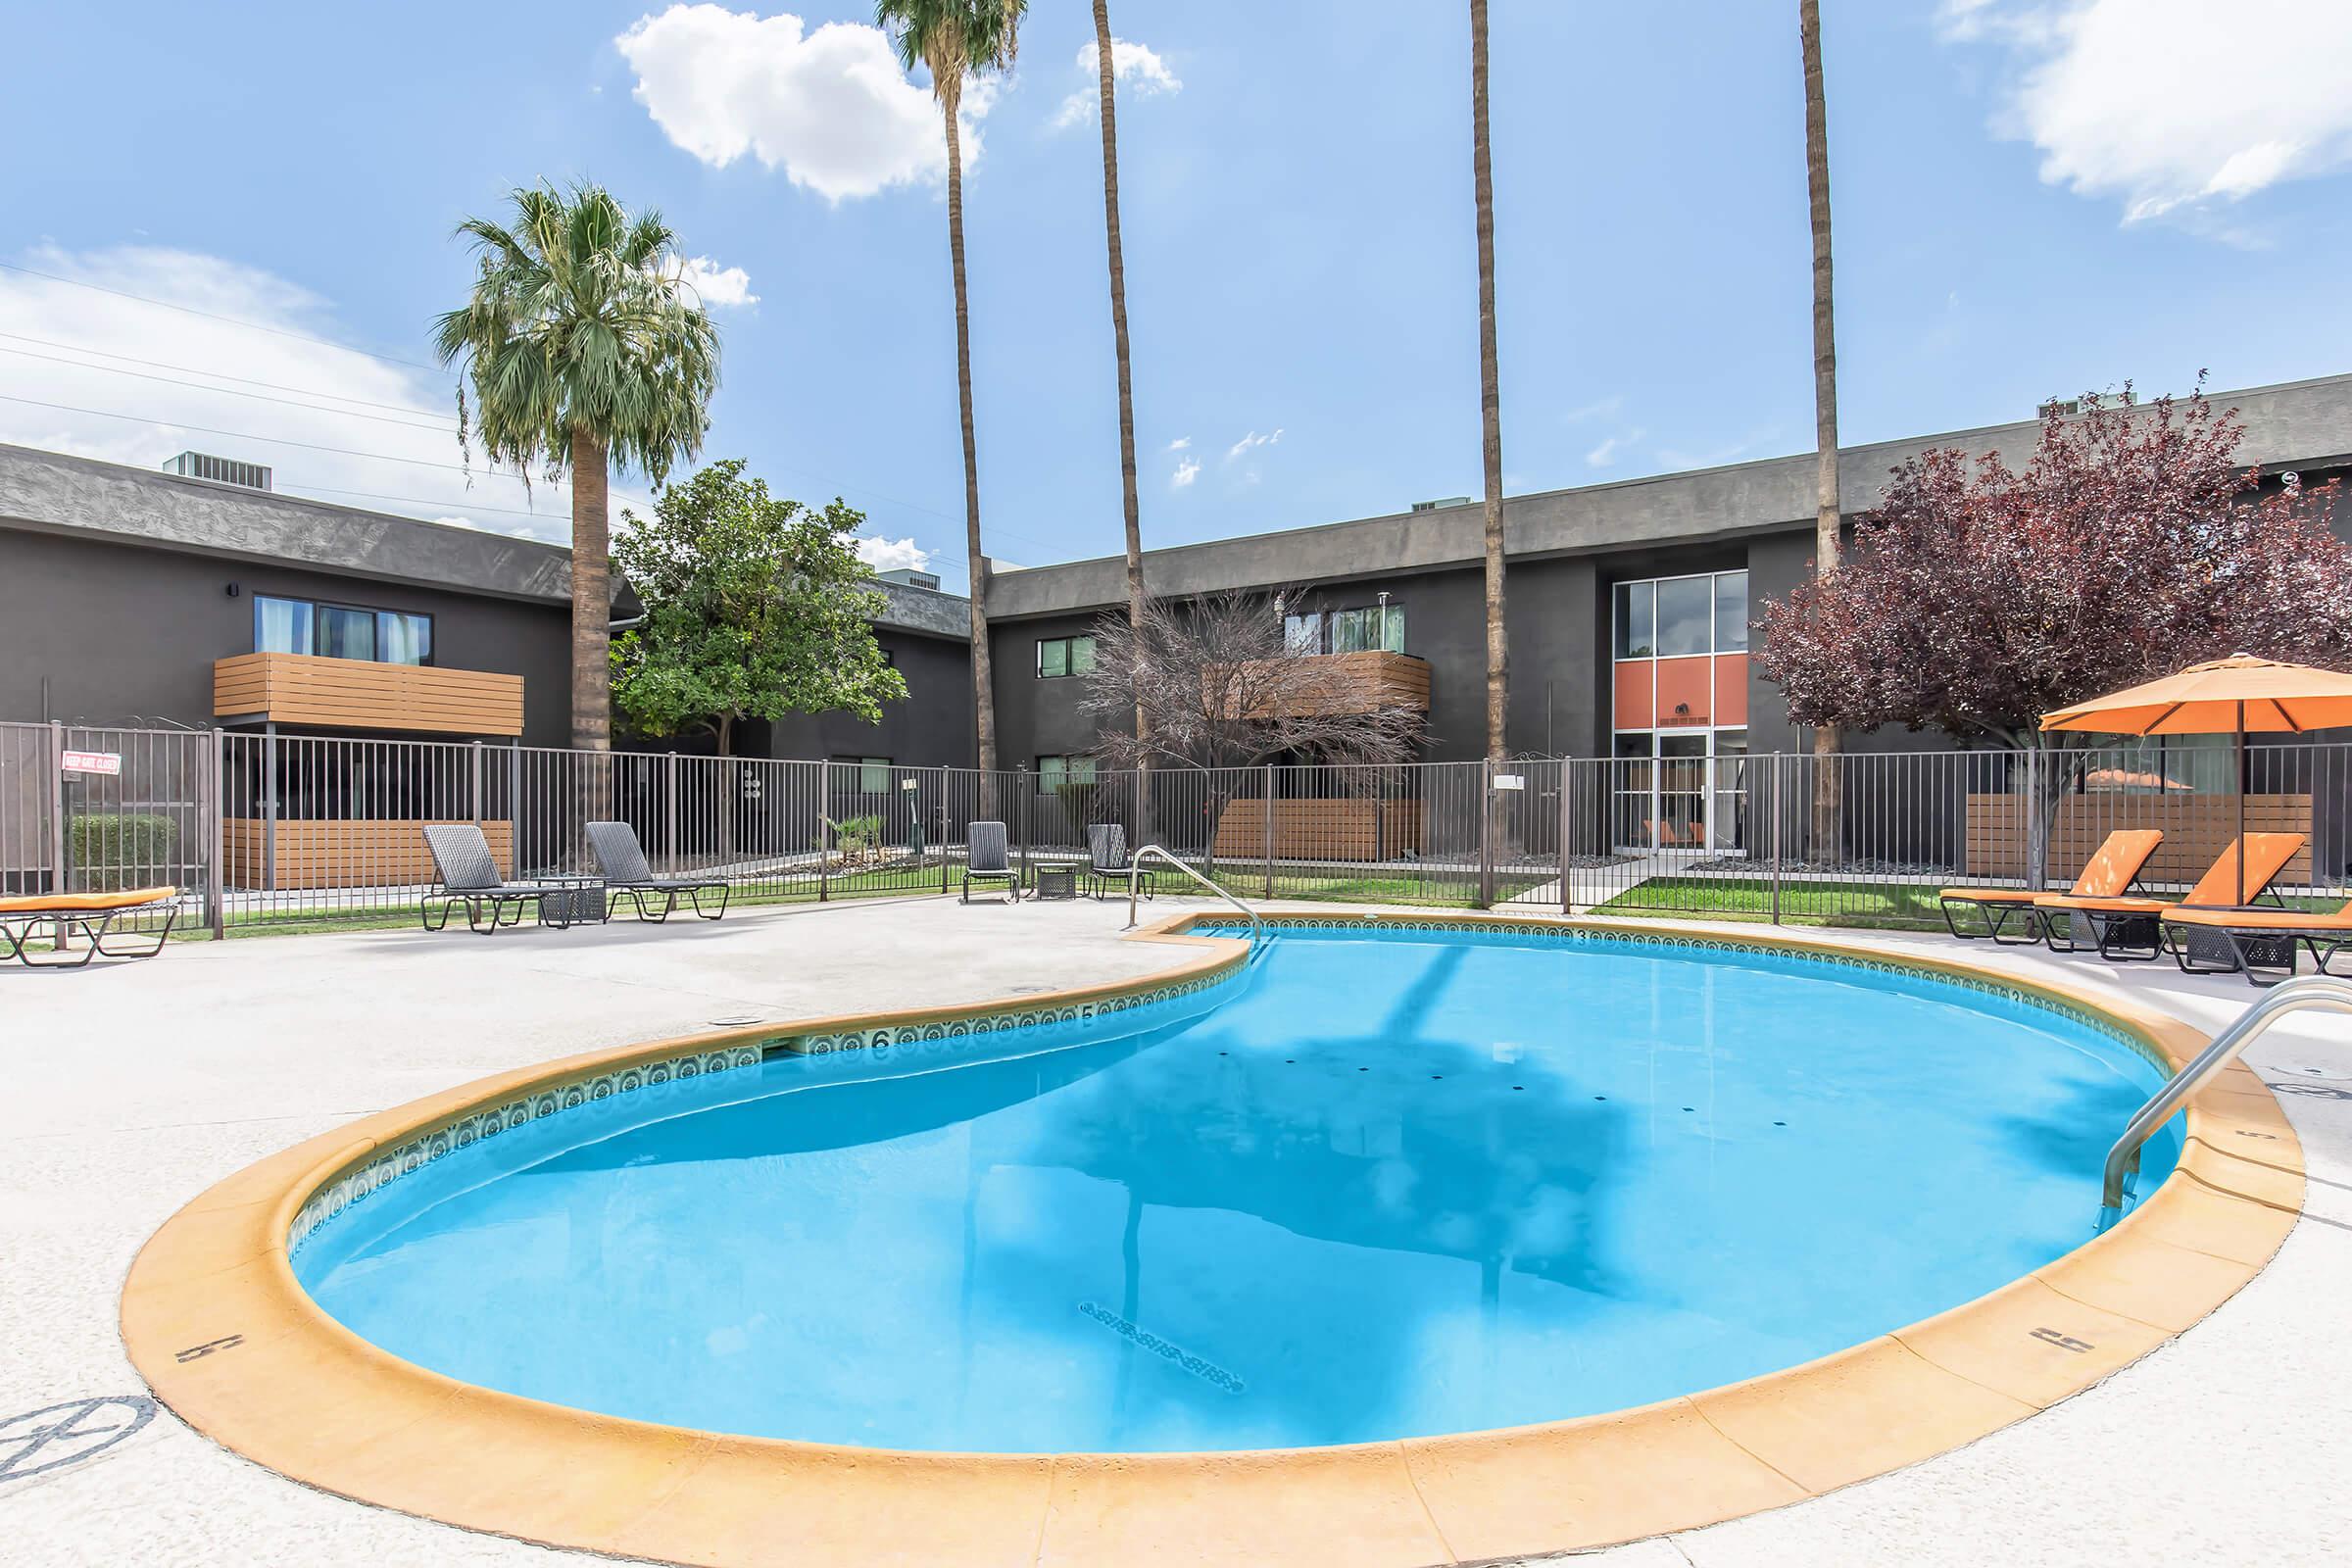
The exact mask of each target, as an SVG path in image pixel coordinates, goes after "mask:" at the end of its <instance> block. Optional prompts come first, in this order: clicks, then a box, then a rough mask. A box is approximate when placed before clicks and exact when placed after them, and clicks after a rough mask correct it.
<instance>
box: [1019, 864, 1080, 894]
mask: <svg viewBox="0 0 2352 1568" xmlns="http://www.w3.org/2000/svg"><path fill="white" fill-rule="evenodd" d="M1077 896H1078V873H1077V872H1076V871H1074V870H1072V869H1071V868H1070V867H1068V866H1066V865H1041V866H1039V867H1038V868H1037V891H1036V892H1035V893H1032V894H1031V895H1030V897H1031V898H1034V899H1046V900H1060V899H1074V898H1076V897H1077Z"/></svg>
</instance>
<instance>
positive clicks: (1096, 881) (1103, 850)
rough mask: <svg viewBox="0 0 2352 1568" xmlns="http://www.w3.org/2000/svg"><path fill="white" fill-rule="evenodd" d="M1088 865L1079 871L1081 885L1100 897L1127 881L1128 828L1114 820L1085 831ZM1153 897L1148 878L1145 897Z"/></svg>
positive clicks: (1100, 823) (1115, 890)
mask: <svg viewBox="0 0 2352 1568" xmlns="http://www.w3.org/2000/svg"><path fill="white" fill-rule="evenodd" d="M1086 853H1087V862H1088V863H1087V867H1086V869H1085V870H1084V871H1083V872H1081V873H1080V880H1081V885H1083V886H1084V887H1085V889H1086V890H1087V891H1088V892H1089V893H1092V894H1093V895H1094V896H1095V897H1096V898H1098V899H1100V898H1103V897H1104V896H1105V895H1107V894H1111V893H1115V892H1117V891H1118V890H1119V888H1121V887H1123V886H1124V885H1125V884H1126V881H1127V871H1128V860H1127V829H1126V828H1124V827H1122V826H1121V825H1119V824H1118V823H1116V822H1097V823H1096V824H1094V825H1093V826H1092V827H1090V828H1088V829H1087V830H1086ZM1151 896H1152V886H1151V883H1150V882H1149V881H1147V882H1146V883H1145V884H1144V897H1145V898H1147V899H1148V898H1150V897H1151Z"/></svg>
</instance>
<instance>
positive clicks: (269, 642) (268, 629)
mask: <svg viewBox="0 0 2352 1568" xmlns="http://www.w3.org/2000/svg"><path fill="white" fill-rule="evenodd" d="M253 651H254V652H255V653H257V654H307V653H309V652H310V651H311V607H310V605H309V604H308V603H306V602H304V601H303V600H300V599H269V598H265V597H263V596H262V595H259V594H256V595H255V596H254V600H253Z"/></svg>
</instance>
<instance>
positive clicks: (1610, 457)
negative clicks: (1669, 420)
mask: <svg viewBox="0 0 2352 1568" xmlns="http://www.w3.org/2000/svg"><path fill="white" fill-rule="evenodd" d="M1646 434H1648V432H1647V431H1645V430H1620V431H1619V432H1617V433H1616V434H1615V435H1612V436H1609V437H1607V438H1605V439H1604V440H1602V442H1601V443H1600V445H1598V446H1596V447H1594V448H1593V450H1592V451H1590V452H1588V453H1586V454H1585V461H1586V462H1587V463H1589V464H1591V465H1592V466H1593V467H1595V468H1605V467H1607V466H1609V465H1611V464H1613V463H1615V462H1616V461H1617V455H1618V453H1620V452H1622V451H1623V450H1624V449H1625V448H1627V447H1630V446H1632V445H1633V444H1634V443H1635V442H1637V441H1639V440H1641V439H1642V436H1644V435H1646Z"/></svg>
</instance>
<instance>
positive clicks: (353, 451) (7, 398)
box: [0, 263, 1054, 549]
mask: <svg viewBox="0 0 2352 1568" xmlns="http://www.w3.org/2000/svg"><path fill="white" fill-rule="evenodd" d="M5 265H6V264H5V263H0V266H5ZM0 352H5V353H10V354H22V353H24V352H25V351H24V350H22V349H8V350H0ZM31 357H32V358H34V359H41V360H46V359H52V358H54V356H51V355H46V354H36V355H32V356H31ZM61 363H67V364H70V363H72V362H70V361H67V362H61ZM82 368H84V369H93V370H100V369H106V368H107V367H105V366H96V365H93V366H84V367H82ZM120 373H123V374H136V373H137V372H135V371H123V372H120ZM199 373H202V372H199ZM145 379H149V380H165V379H168V378H167V377H163V376H149V377H145ZM173 384H175V385H188V384H189V383H186V382H175V383H173ZM196 390H198V391H214V392H229V389H228V388H226V387H198V388H196ZM229 395H231V396H233V397H249V396H253V394H251V393H242V392H230V394H229ZM328 395H329V396H331V395H332V394H328ZM263 401H265V402H270V403H283V402H285V401H286V400H285V399H283V398H267V399H264V400H263ZM0 402H5V403H22V404H25V405H27V406H28V407H31V408H36V409H52V410H55V411H57V412H58V413H61V414H83V415H88V416H90V417H93V418H100V419H122V420H124V421H125V422H127V423H131V424H151V425H157V426H161V427H168V428H170V429H174V430H187V431H192V432H194V433H196V434H198V435H218V436H226V437H227V438H228V439H230V440H232V441H260V442H264V443H266V444H269V445H272V446H281V447H297V448H300V449H301V450H303V451H306V452H324V453H328V454H331V455H333V456H335V457H344V458H368V459H372V460H373V461H375V462H378V463H399V464H406V465H407V466H410V467H414V468H439V469H442V470H444V471H445V472H449V473H463V474H465V475H466V478H467V479H468V480H470V479H471V478H472V477H473V476H474V474H475V473H476V472H477V471H482V472H486V473H487V475H488V477H490V478H494V479H515V480H518V481H520V482H521V483H522V484H524V485H526V486H527V485H528V484H529V483H530V479H529V476H528V475H525V474H520V473H515V472H512V471H501V470H499V469H497V468H489V469H486V470H476V469H474V468H472V467H469V466H466V465H465V464H458V463H435V462H432V461H431V460H429V459H426V458H401V457H394V456H393V455H392V454H390V453H388V452H363V451H360V450H358V449H357V448H354V447H330V446H324V445H321V444H320V443H319V442H316V441H295V440H291V439H289V438H287V437H285V436H275V435H257V434H255V433H254V432H252V431H249V430H223V429H220V428H218V427H216V426H213V425H204V424H189V423H186V422H185V421H183V420H179V419H158V418H154V417H148V416H144V415H137V414H118V413H115V412H114V411H113V410H110V409H85V408H80V407H77V406H75V405H73V404H71V403H51V402H48V401H46V400H44V399H41V398H27V397H18V396H16V395H14V394H11V393H0ZM293 406H294V407H297V408H310V409H312V410H313V411H314V412H316V413H320V414H342V413H349V412H350V411H346V410H339V409H323V408H319V407H318V406H317V405H314V404H295V405H293ZM351 417H355V418H368V417H371V416H368V415H359V414H352V415H351ZM384 422H386V423H388V424H402V423H405V421H403V420H399V419H388V420H385V421H384ZM410 428H412V429H420V430H421V429H431V428H432V427H431V426H427V425H412V426H410ZM436 433H448V432H440V431H437V432H436ZM768 466H771V467H774V468H776V469H778V470H780V471H782V472H785V473H797V474H800V475H801V476H802V477H803V478H805V479H809V480H810V481H812V482H813V483H815V484H816V485H817V486H818V487H819V488H820V489H826V490H836V491H845V492H853V493H858V494H863V495H869V496H872V497H874V498H875V499H877V500H880V501H884V502H887V503H889V504H890V505H891V506H894V507H902V508H905V509H906V510H907V511H909V512H919V513H923V514H925V515H929V516H933V517H937V518H939V519H941V520H942V521H944V522H951V523H959V522H961V521H962V519H961V518H959V517H954V516H951V515H948V514H947V513H944V512H941V511H939V510H937V509H936V508H932V507H926V506H922V505H920V504H919V503H917V502H912V501H907V500H903V499H901V498H900V497H897V496H893V495H887V494H885V493H884V492H882V491H879V490H875V489H872V488H870V487H868V486H865V485H857V484H835V483H829V482H827V481H826V480H824V479H823V478H821V477H820V476H818V475H815V474H812V473H810V472H809V470H808V469H806V468H798V467H794V466H791V465H789V464H781V463H777V464H770V465H768ZM318 488H320V489H323V488H325V487H324V486H319V487H318ZM345 493H347V494H351V495H363V494H367V493H368V492H364V491H357V490H355V491H349V492H345ZM384 499H398V498H391V497H387V498H384ZM623 499H624V500H625V499H629V498H626V497H624V498H623ZM417 505H420V506H439V505H442V503H440V502H436V501H421V502H417ZM638 505H641V506H645V507H648V508H649V509H650V508H651V506H652V503H651V502H639V503H638ZM485 510H487V509H485ZM517 515H523V516H537V515H543V514H538V513H520V514H517ZM989 531H990V532H992V533H996V534H1000V535H1005V536H1009V537H1011V538H1014V539H1024V540H1027V541H1028V542H1029V543H1031V544H1035V545H1042V546H1045V548H1047V549H1052V548H1054V547H1053V546H1051V545H1049V544H1047V542H1046V541H1045V540H1043V539H1038V538H1034V537H1032V536H1031V535H1028V534H1024V533H1021V532H1019V531H1017V530H1015V529H1011V528H1006V527H1003V526H1001V525H996V524H992V525H990V530H989Z"/></svg>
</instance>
